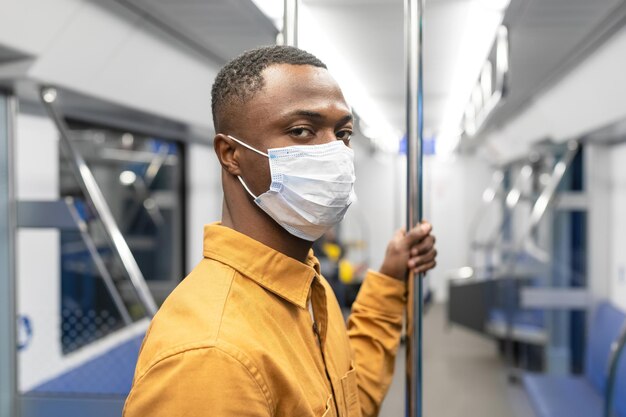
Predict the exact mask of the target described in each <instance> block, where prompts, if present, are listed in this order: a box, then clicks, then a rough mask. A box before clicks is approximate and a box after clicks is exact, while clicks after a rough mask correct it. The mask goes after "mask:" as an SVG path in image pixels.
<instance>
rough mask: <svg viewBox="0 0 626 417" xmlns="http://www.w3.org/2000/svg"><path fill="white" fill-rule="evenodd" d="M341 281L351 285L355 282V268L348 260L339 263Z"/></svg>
mask: <svg viewBox="0 0 626 417" xmlns="http://www.w3.org/2000/svg"><path fill="white" fill-rule="evenodd" d="M339 280H340V281H341V282H343V283H344V284H349V283H351V282H352V281H353V280H354V267H353V266H352V264H351V263H350V261H348V260H347V259H342V260H341V261H339Z"/></svg>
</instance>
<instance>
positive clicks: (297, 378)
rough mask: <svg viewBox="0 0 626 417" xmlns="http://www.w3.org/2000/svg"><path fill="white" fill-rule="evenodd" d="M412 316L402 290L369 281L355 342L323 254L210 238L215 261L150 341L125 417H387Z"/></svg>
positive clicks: (215, 231) (159, 320) (193, 277)
mask: <svg viewBox="0 0 626 417" xmlns="http://www.w3.org/2000/svg"><path fill="white" fill-rule="evenodd" d="M309 296H310V297H309ZM309 298H310V301H311V304H312V307H313V313H314V317H315V324H313V320H312V317H311V313H310V311H309V308H308V306H307V302H308V300H309ZM404 305H405V284H404V283H403V282H400V281H398V280H396V279H393V278H390V277H387V276H385V275H382V274H380V273H377V272H374V271H369V272H368V274H367V277H366V279H365V281H364V283H363V285H362V287H361V290H360V292H359V295H358V297H357V299H356V301H355V303H354V305H353V307H352V313H351V315H350V318H349V320H348V329H347V331H346V325H345V323H344V319H343V316H342V314H341V310H340V308H339V305H338V303H337V300H336V298H335V296H334V294H333V292H332V290H331V288H330V286H329V285H328V283H327V282H326V280H325V279H324V278H322V277H321V276H320V274H319V263H318V261H317V259H316V258H315V257H314V256H313V253H312V252H311V253H310V254H309V257H308V259H307V261H306V263H301V262H298V261H296V260H294V259H293V258H290V257H288V256H286V255H283V254H282V253H280V252H277V251H275V250H273V249H271V248H269V247H267V246H265V245H263V244H261V243H259V242H257V241H256V240H253V239H251V238H249V237H247V236H245V235H243V234H241V233H238V232H236V231H234V230H232V229H230V228H227V227H224V226H220V225H219V224H213V225H209V226H206V227H205V230H204V259H203V260H202V261H201V262H200V263H199V264H198V265H197V266H196V267H195V269H194V270H193V271H192V272H191V274H190V275H189V276H188V277H187V278H185V279H184V280H183V281H182V282H181V283H180V284H179V285H178V287H177V288H176V289H175V290H174V291H173V292H172V294H171V295H170V296H169V297H168V298H167V300H166V301H165V302H164V303H163V305H162V307H161V309H160V310H159V312H158V313H157V314H156V316H155V317H154V319H153V320H152V324H151V325H150V328H149V329H148V333H147V334H146V337H145V339H144V342H143V345H142V348H141V352H140V355H139V360H138V362H137V368H136V370H135V377H134V381H133V387H132V390H131V392H130V394H129V396H128V398H127V399H126V405H125V407H124V416H125V417H159V416H162V417H177V416H181V417H182V416H185V417H200V416H203V417H204V416H237V417H244V416H255V417H256V416H259V417H260V416H285V417H292V416H293V417H296V416H297V417H309V416H311V417H313V416H316V417H317V416H342V417H344V416H346V417H348V416H349V417H353V416H376V415H377V414H378V410H379V409H380V404H381V402H382V400H383V397H384V396H385V393H386V392H387V389H388V386H389V384H390V382H391V377H392V373H393V367H394V359H395V354H396V350H397V347H398V343H399V339H400V330H401V325H402V317H403V311H404Z"/></svg>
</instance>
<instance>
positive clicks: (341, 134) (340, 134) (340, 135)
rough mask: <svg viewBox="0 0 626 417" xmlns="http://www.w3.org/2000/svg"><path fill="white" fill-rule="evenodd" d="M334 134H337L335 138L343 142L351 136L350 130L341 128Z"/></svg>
mask: <svg viewBox="0 0 626 417" xmlns="http://www.w3.org/2000/svg"><path fill="white" fill-rule="evenodd" d="M335 136H337V139H339V140H343V141H344V142H347V141H349V140H350V137H351V136H352V131H351V130H341V131H339V132H337V133H335Z"/></svg>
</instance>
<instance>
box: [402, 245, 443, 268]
mask: <svg viewBox="0 0 626 417" xmlns="http://www.w3.org/2000/svg"><path fill="white" fill-rule="evenodd" d="M436 257H437V251H436V250H435V249H433V250H431V251H429V252H428V253H426V254H424V255H421V256H415V257H413V258H410V259H409V261H408V267H409V268H415V267H416V266H418V265H422V264H426V263H428V262H431V261H433V260H434V259H435V258H436Z"/></svg>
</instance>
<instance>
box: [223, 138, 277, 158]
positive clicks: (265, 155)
mask: <svg viewBox="0 0 626 417" xmlns="http://www.w3.org/2000/svg"><path fill="white" fill-rule="evenodd" d="M226 136H228V137H229V138H231V139H232V140H234V141H235V142H237V143H238V144H240V145H241V146H243V147H246V148H248V149H250V150H251V151H253V152H256V153H258V154H259V155H263V156H264V157H266V158H269V157H270V156H269V155H268V154H266V153H265V152H261V151H260V150H258V149H255V148H253V147H252V146H250V145H248V144H247V143H245V142H243V141H240V140H239V139H237V138H235V137H232V136H231V135H226Z"/></svg>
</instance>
